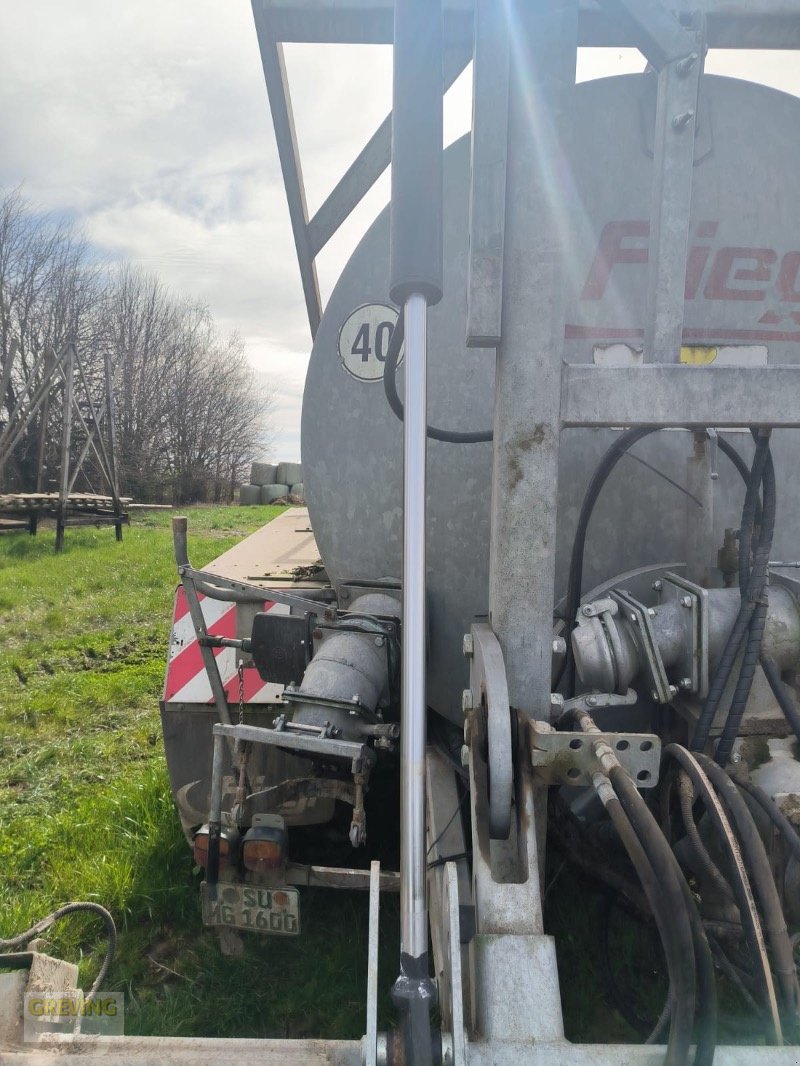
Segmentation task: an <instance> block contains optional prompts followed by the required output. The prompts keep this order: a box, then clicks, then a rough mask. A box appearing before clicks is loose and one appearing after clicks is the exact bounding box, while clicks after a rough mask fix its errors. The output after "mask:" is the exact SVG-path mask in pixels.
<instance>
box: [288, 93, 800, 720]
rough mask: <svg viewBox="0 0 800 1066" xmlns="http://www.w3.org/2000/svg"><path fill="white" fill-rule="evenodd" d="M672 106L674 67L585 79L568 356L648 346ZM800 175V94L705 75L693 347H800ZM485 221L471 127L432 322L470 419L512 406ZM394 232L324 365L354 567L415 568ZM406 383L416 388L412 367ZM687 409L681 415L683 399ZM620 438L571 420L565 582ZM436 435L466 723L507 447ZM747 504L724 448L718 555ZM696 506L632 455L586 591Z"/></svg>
mask: <svg viewBox="0 0 800 1066" xmlns="http://www.w3.org/2000/svg"><path fill="white" fill-rule="evenodd" d="M654 109H655V83H654V81H653V79H652V78H651V77H650V76H649V75H631V76H626V77H620V78H609V79H605V80H601V81H595V82H588V83H584V84H582V85H579V86H578V87H577V89H576V94H575V114H574V131H573V136H572V149H571V156H572V165H571V169H570V168H569V167H566V168H565V169H564V171H562V172H558V173H553V174H552V181H553V183H554V187H558V188H560V189H561V191H562V193H563V192H565V193H566V200H567V202H568V203H569V204H570V207H569V210H568V211H566V212H565V217H564V220H563V223H564V241H565V246H566V247H567V249H568V253H567V266H568V270H567V279H568V281H567V283H568V286H569V290H568V294H567V297H568V299H567V318H566V328H565V342H564V358H565V359H566V360H568V361H569V362H575V363H581V362H592V361H598V362H599V361H601V360H605V361H623V362H624V361H630V360H635V359H636V358H637V357H638V356H637V353H636V350H635V349H636V346H637V345H641V338H642V336H643V331H644V307H645V291H646V275H647V238H648V219H649V215H650V187H651V175H652V150H653V146H652V133H650V132H649V131H651V130H652V128H653V113H654ZM798 173H800V100H798V99H797V98H795V97H792V96H788V95H786V94H783V93H779V92H776V91H775V90H772V89H767V88H764V87H762V86H757V85H753V84H751V83H747V82H742V81H736V80H732V79H728V78H718V77H711V76H706V77H705V78H704V80H703V82H702V89H701V106H700V110H699V112H698V134H697V140H696V153H695V174H694V192H693V209H692V230H691V233H692V246H691V252H690V258H689V267H688V272H687V283H686V299H687V303H686V317H685V323H686V329H685V335H684V343H685V344H686V345H687V346H688V345H698V346H702V348H701V350H698V351H697V352H694V353H692V354H691V355H690V356H689V355H687V357H688V358H693V359H697V360H707V359H709V358H712V357H715V358H716V359H717V360H718V361H719V362H724V361H731V360H736V361H739V362H746V363H756V364H759V363H761V364H763V363H764V362H765V361H766V360H768V361H769V363H770V364H781V363H795V362H797V361H798V354H799V353H800V210H798V204H797V192H796V180H797V175H798ZM468 219H469V142H468V138H463V139H462V140H461V141H459V142H457V143H456V144H455V145H453V146H452V147H451V148H450V149H448V151H447V153H446V158H445V216H444V229H445V232H444V249H445V295H444V299H443V300H442V302H441V303H440V304H439V305H438V306H437V307H435V308H433V309H432V310H431V312H430V319H429V322H430V338H429V353H430V354H429V395H430V401H429V422H431V423H433V424H435V425H437V426H442V427H446V428H451V429H457V430H469V429H482V428H486V427H490V426H491V424H492V407H493V403H492V401H493V381H494V352H493V351H490V350H479V349H478V350H476V349H468V348H467V347H466V343H465V328H466V327H465V323H466V288H467V252H468V248H467V241H468ZM388 240H389V216H388V209H387V210H386V211H384V212H383V213H382V214H381V215H380V216H379V217H378V219H377V220H376V221H375V223H374V224H373V226H372V227H371V228H370V230H369V231H368V233H367V234H366V235H365V237H364V239H363V240H362V241H361V243H360V244H359V246H358V248H357V249H356V251H355V252H354V254H353V256H352V258H351V260H350V262H349V263H348V265H347V267H346V269H345V270H344V272H343V274H342V276H341V278H340V280H339V282H338V284H337V285H336V288H335V290H334V292H333V295H332V296H331V299H330V302H329V304H328V306H327V309H326V311H325V314H324V316H323V319H322V323H321V325H320V328H319V332H318V334H317V337H316V340H315V343H314V348H313V352H312V356H311V361H310V364H309V369H308V377H307V380H306V387H305V394H304V401H303V420H302V451H303V464H304V470H305V490H306V498H307V501H308V506H309V510H310V513H311V519H312V523H313V527H314V532H315V534H316V539H317V543H318V545H319V548H320V551H321V553H322V557H323V560H324V562H325V564H326V566H327V568H328V572H329V574H330V576H331V578H332V579H333V580H334V581H337V582H338V581H347V580H353V579H358V580H362V581H368V582H369V581H374V580H376V579H384V578H392V579H395V580H396V579H398V578H399V575H400V572H401V528H402V526H401V506H402V427H401V424H400V423H399V421H398V420H397V419H396V418H395V416H394V415H393V414H392V412H391V411H390V409H389V407H388V405H387V403H386V400H385V397H384V393H383V387H382V358H383V357H384V356H385V350H386V344H387V343H388V335H389V330H390V327H389V325H387V323H393V321H394V319H395V318H396V314H397V312H396V310H394V309H392V308H391V306H390V302H389V299H388V285H389V282H388V261H389V248H388ZM379 305H382V306H379ZM362 309H363V310H362ZM712 346H716V353H714V352H713V351H710V350H709V349H710V348H711V347H712ZM340 353H341V354H340ZM343 357H344V358H343ZM398 386H399V388H400V390H401V395H402V367H401V369H400V371H399V373H398ZM675 418H676V421H678V422H679V421H680V411H676V412H675ZM531 433H532V434H533V433H535V427H531ZM613 436H614V434H613V433H612V432H610V431H592V430H571V431H568V432H566V433H565V434H564V435H563V436H562V452H561V455H562V458H561V475H560V476H561V492H560V498H559V528H560V530H561V533H562V540H561V541H560V543H559V544H558V546H557V557H558V564H557V585H558V587H559V589H560V591H561V592H563V591H564V588H563V586H564V584H565V580H566V564H567V560H568V557H569V552H570V548H571V540H572V534H573V530H574V526H575V521H576V518H577V512H578V508H579V506H580V501H581V498H582V495H583V491H584V488H585V486H586V483H587V481H588V479H589V477H590V475H591V472H592V470H593V469H594V466H595V464H596V462H597V460H598V458H599V456H600V455H601V453H602V452H603V451H604V450H605V448H606V447H607V446H608V444H609V442H610V441H611V440H612V439H613ZM730 439H731V441H732V442H733V443H734V444H736V445H737V446H739V447H740V450H741V451H742V453H743V454H744V455H745V456H746V457H747V458H748V459H749V457H750V454H751V449H750V441H749V435H748V434H746V433H732V434H731V435H730ZM797 445H798V434H797V433H796V432H794V431H792V432H788V431H782V432H777V433H776V434H775V435H774V444H773V454H774V456H775V461H776V467H777V473H778V484H779V490H780V495H779V512H778V526H777V531H776V537H775V545H774V552H775V554H776V557H777V556H780V557H781V558H786V557H787V556H790V555H791V557H792V558H794V557H796V553H797V548H798V543H797V538H796V536H795V530H797V529H798V528H800V521H799V520H800V508H799V507H798V493H797V489H796V485H797V480H796V475H795V467H796V466H797V465H798V464H797V458H796V456H797V451H796V449H797ZM428 447H429V451H428V471H429V499H428V567H429V570H428V589H429V629H430V633H429V641H430V645H429V660H428V661H429V671H428V693H429V703H430V705H431V706H432V707H433V708H434V709H435V710H436V711H438V712H440V713H442V714H444V715H446V716H447V717H448V718H450V719H451V720H453V721H455V722H459V721H460V720H461V707H460V692H461V689H462V688H463V687H464V685H465V684H466V680H467V671H466V667H465V664H464V661H463V658H462V654H461V637H462V634H463V633H464V632H465V631H466V630H467V629H468V628H469V623H470V621H471V620H472V619H473V618H474V617H475V616H480V615H485V614H486V612H487V611H488V559H489V552H488V547H489V513H490V495H491V491H492V485H491V447H492V446H491V444H479V445H467V446H465V445H453V444H445V443H441V442H438V441H430V442H429V446H428ZM691 448H692V441H691V437H690V435H689V434H687V433H685V432H665V433H660V434H656V435H655V436H654V437H652V438H650V439H648V440H646V441H644V442H641V443H640V444H639V445H637V447H636V448H635V449H634V451H635V453H636V454H637V455H639V456H640V457H642V458H643V459H645V460H646V461H647V462H649V463H651V464H653V465H655V466H657V467H658V468H659V469H660V470H662V471H663V472H664V473H666V474H668V475H669V476H670V477H672V478H674V479H675V480H676V481H678V482H681V483H685V463H686V459H687V456H688V455H689V454H690V452H691ZM521 476H522V472H521ZM741 500H742V485H741V482H740V480H739V478H738V476H737V475H736V474H735V473H734V472H733V470H732V469H731V468H730V466H729V465H728V463H727V460H726V459H725V458H724V457H720V470H719V478H718V480H717V482H716V490H715V530H716V537H715V544H714V545H712V546H709V553H710V554H711V555H712V556H713V555H714V554H715V552H716V549H717V547H719V546H721V544H722V541H723V535H724V530H725V529H726V527H735V526H737V525H738V520H739V512H740V509H741ZM686 506H696V504H694V503H692V502H691V501H688V503H687V497H686V496H685V495H684V494H683V493H681V492H679V491H678V490H676V489H675V488H674V487H672V486H670V485H669V484H667V483H666V482H665V481H664V480H663V479H661V478H659V477H657V476H656V475H654V474H653V473H652V472H651V471H649V470H647V469H645V468H644V467H642V466H641V465H640V464H639V463H637V462H636V461H635V460H634V459H632V458H626V459H624V460H623V461H622V462H621V463H620V465H619V467H618V468H617V471H616V472H615V473H614V475H613V476H612V478H611V480H610V481H609V484H608V487H607V489H606V491H605V493H604V495H603V497H602V498H601V500H600V503H599V505H598V507H597V509H596V513H595V517H594V519H593V522H592V526H591V529H590V533H589V550H588V553H587V566H586V574H585V587H587V588H588V587H591V585H592V584H594V583H595V582H596V581H599V580H600V579H602V578H605V577H608V576H611V575H613V574H616V573H619V572H621V571H624V570H628V569H631V568H633V567H635V566H639V565H644V564H647V563H651V562H667V561H669V562H676V561H679V560H681V559H682V558H683V554H684V541H685V522H686ZM521 533H522V534H524V531H521ZM793 552H794V553H795V554H794V555H792V553H793Z"/></svg>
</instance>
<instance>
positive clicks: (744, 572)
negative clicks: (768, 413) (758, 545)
mask: <svg viewBox="0 0 800 1066" xmlns="http://www.w3.org/2000/svg"><path fill="white" fill-rule="evenodd" d="M769 458H770V454H769V436H768V434H763V435H762V436H760V437H759V438H758V440H757V442H756V453H755V456H754V457H753V466H752V469H751V471H750V476H749V478H748V479H747V492H746V493H745V497H744V506H743V507H742V521H741V528H740V530H739V588H740V589H741V590H742V595H744V590H745V589H746V588H747V583H748V581H749V580H750V556H751V553H752V551H753V549H754V547H755V542H754V539H753V535H754V530H755V521H756V506H757V504H758V500H759V496H760V493H761V483H762V481H763V480H764V476H765V474H766V469H765V468H766V465H767V460H768V459H769ZM773 480H774V476H773ZM764 491H765V492H766V488H765V490H764ZM762 521H763V519H762Z"/></svg>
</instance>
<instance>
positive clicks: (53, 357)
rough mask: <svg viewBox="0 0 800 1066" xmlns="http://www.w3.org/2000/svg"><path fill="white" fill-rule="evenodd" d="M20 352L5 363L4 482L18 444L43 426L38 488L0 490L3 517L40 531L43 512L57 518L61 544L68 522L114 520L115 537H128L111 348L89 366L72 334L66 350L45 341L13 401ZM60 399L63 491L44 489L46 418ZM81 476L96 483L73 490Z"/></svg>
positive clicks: (0, 374) (0, 446)
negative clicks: (91, 476) (90, 474)
mask: <svg viewBox="0 0 800 1066" xmlns="http://www.w3.org/2000/svg"><path fill="white" fill-rule="evenodd" d="M17 355H18V348H17V346H16V344H12V345H11V347H10V349H9V354H8V356H7V358H6V359H5V361H4V363H3V365H2V367H0V404H2V403H4V402H5V403H6V404H7V407H8V410H7V417H6V420H5V422H4V423H0V485H2V479H3V473H4V470H5V468H6V466H7V465H8V462H9V460H10V458H11V456H12V455H13V453H14V450H15V449H16V448H17V447H18V445H19V444H20V442H21V441H23V440H24V439H25V438H26V437H29V436H30V434H31V432H38V451H37V464H36V485H35V491H33V492H14V493H10V494H7V495H0V519H11V520H12V521H15V520H19V521H20V522H25V523H26V524H27V527H28V529H29V531H30V532H31V533H32V534H33V533H35V532H36V529H37V526H38V523H39V520H40V519H41V518H53V519H55V522H56V551H60V550H61V549H62V547H63V545H64V530H65V528H66V527H67V526H68V525H87V524H108V525H113V526H114V529H115V531H116V537H117V540H122V526H123V524H124V523H127V522H128V515H127V513H126V512H125V510H124V508H123V505H124V504H126V503H128V502H130V501H128V500H122V499H121V498H120V494H119V479H118V472H117V460H116V439H115V431H114V404H113V393H112V384H111V366H110V360H109V357H108V354H107V353H106V355H105V356H104V358H103V362H102V366H101V367H100V368H99V371H98V369H97V367H95V368H93V369H94V372H93V373H92V372H91V370H90V368H87V365H86V361H85V360H84V359H83V358H82V357H81V354H80V352H79V351H78V348H77V346H76V345H75V343H74V342H68V343H67V344H65V345H64V346H63V347H62V348H61V350H60V352H58V353H56V352H55V351H54V350H53V348H50V347H48V348H45V349H44V350H43V351H42V352H41V353H40V354H39V355H38V356H37V357H36V359H35V360H34V362H33V364H32V365H31V367H30V368H29V369H28V370H27V372H25V373H22V374H18V375H17V380H16V382H15V384H16V389H15V395H14V398H13V401H9V399H8V397H9V385H10V383H11V382H12V380H13V379H12V370H13V368H14V362H15V359H16V357H17ZM57 404H59V405H60V419H59V420H58V421H59V427H60V446H59V459H58V491H57V492H55V493H54V492H43V491H42V490H43V488H44V487H45V486H44V481H45V470H46V456H47V443H48V426H49V425H50V421H51V417H50V416H51V408H54V407H55V406H56V405H57ZM90 458H91V459H93V460H94V463H95V470H96V475H95V476H97V475H99V477H100V479H101V481H102V485H101V488H104V489H105V490H106V491H105V493H96V492H95V491H93V490H94V486H92V485H91V483H90V482H89V477H88V471H87V465H88V462H87V461H88V460H89V459H90ZM81 475H83V481H84V483H85V484H86V487H88V488H89V489H90V490H91V491H89V492H88V493H87V492H75V486H76V482H77V481H78V478H79V477H80V476H81Z"/></svg>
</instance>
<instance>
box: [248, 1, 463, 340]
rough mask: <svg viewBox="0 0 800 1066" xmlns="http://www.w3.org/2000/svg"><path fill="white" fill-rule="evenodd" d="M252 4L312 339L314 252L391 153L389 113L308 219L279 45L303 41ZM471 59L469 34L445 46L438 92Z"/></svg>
mask: <svg viewBox="0 0 800 1066" xmlns="http://www.w3.org/2000/svg"><path fill="white" fill-rule="evenodd" d="M463 2H464V4H465V5H466V4H471V0H463ZM252 6H253V18H254V19H255V24H256V33H257V35H258V43H259V48H260V51H261V63H262V67H263V71H264V80H265V82H266V86H267V95H268V97H269V102H270V109H271V112H272V120H273V124H274V128H275V140H276V143H277V147H278V157H279V159H280V164H281V171H282V173H283V181H284V187H285V190H286V199H287V202H288V205H289V217H290V220H291V224H292V233H293V236H294V244H295V251H296V253H297V262H298V266H299V268H300V278H301V281H302V284H303V293H304V296H305V303H306V313H307V315H308V324H309V328H310V330H311V336H312V338H313V337H315V336H316V333H317V329H318V328H319V323H320V319H321V318H322V300H321V297H320V292H319V281H318V279H317V268H316V257H317V256H318V255H319V253H320V252H321V251H322V249H323V248H324V247H325V245H326V244H327V243H328V241H330V239H331V237H333V235H334V234H335V233H336V232H337V231H338V229H339V228H340V227H341V226H342V224H343V223H344V222H345V221H346V219H347V218H348V217H349V216H350V215H351V214H352V212H353V211H354V210H355V208H356V207H357V206H358V205H359V204H360V203H361V201H362V200H363V199H364V197H365V196H366V195H367V193H368V192H369V190H370V189H371V188H372V187H373V185H374V184H375V182H376V181H377V180H378V178H380V176H381V174H383V172H384V171H385V170H386V168H387V167H388V166H389V163H390V162H391V156H392V115H391V112H390V113H389V114H388V115H387V116H386V118H385V119H384V120H383V122H381V124H380V126H378V128H377V129H376V130H375V132H374V133H373V134H372V136H371V137H370V138H369V140H368V141H367V143H366V144H365V145H364V147H363V148H362V149H361V151H360V152H359V154H358V155H357V156H356V158H355V159H354V160H353V162H352V163H351V164H350V166H349V167H348V168H347V170H346V171H345V173H344V174H343V175H342V177H341V178H340V179H339V181H338V182H337V183H336V185H335V186H334V188H333V189H332V190H331V192H330V193H329V194H328V197H327V198H326V199H325V201H324V202H323V204H322V205H321V206H320V208H319V209H318V210H317V212H316V213H315V215H314V217H313V218H311V219H309V217H308V206H307V203H306V192H305V184H304V181H303V169H302V163H301V159H300V150H299V147H298V143H297V134H296V132H295V127H294V118H293V113H292V98H291V89H290V86H289V79H288V76H287V73H286V64H285V62H284V57H283V48H282V43H283V42H284V41H289V40H295V39H298V40H300V39H303V40H305V38H304V37H301V38H294V37H293V36H291V31H290V32H289V36H286V33H287V31H286V29H281V23H280V20H278V22H277V23H276V19H275V12H274V10H273V8H272V7H271V5H270V4H269V3H268V2H265V0H252ZM329 7H330V10H331V14H332V16H333V17H334V19H335V17H336V11H335V10H334V9H335V8H336V7H337V5H336V4H335V3H334V4H333V5H329ZM465 9H466V8H465ZM393 11H394V7H393V5H390V6H389V7H387V8H385V9H384V10H382V11H381V12H379V13H378V14H377V20H378V21H379V22H381V23H383V22H384V21H386V19H387V18H388V24H389V37H388V43H391V40H392V32H393ZM287 13H288V15H289V20H290V23H291V22H292V21H293V20H294V17H295V13H292V12H287ZM324 14H325V13H324V12H320V11H319V9H317V12H316V17H314V18H312V21H313V23H314V25H318V19H319V16H320V15H322V16H323V19H324ZM351 14H352V15H354V16H355V18H356V20H357V21H360V20H361V19H363V18H365V17H368V16H369V12H368V6H367V5H363V4H362V5H358V4H357V5H356V7H355V8H354V11H353V12H351ZM301 18H302V16H301ZM301 32H303V31H301ZM336 39H337V37H336V33H335V32H334V34H333V36H330V37H329V36H325V35H320V36H319V37H314V38H311V40H315V41H318V42H319V43H322V42H325V43H331V42H332V41H334V40H336ZM359 40H360V38H359ZM363 43H367V41H366V40H365V41H364V42H363ZM471 59H472V37H471V35H469V36H468V37H467V38H466V39H464V40H462V41H459V42H458V44H457V45H454V46H453V47H451V48H450V49H446V50H445V53H444V70H443V87H442V92H443V93H446V92H447V90H448V89H449V88H450V87H451V86H452V85H453V83H454V82H455V81H456V79H457V78H458V77H459V76H460V75H461V73H462V72H463V71H464V70H465V68H466V67H467V65H468V64H469V62H470V60H471Z"/></svg>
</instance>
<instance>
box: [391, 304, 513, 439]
mask: <svg viewBox="0 0 800 1066" xmlns="http://www.w3.org/2000/svg"><path fill="white" fill-rule="evenodd" d="M404 340H405V323H404V321H403V316H402V314H401V315H400V317H399V318H398V320H397V323H396V324H395V327H394V329H393V330H392V336H391V340H390V341H389V348H388V351H387V353H386V362H385V363H384V367H383V391H384V393H385V394H386V401H387V403H388V404H389V406H390V407H391V409H392V411H394V413H395V414H396V415H397V417H398V418H399V419H400V421H401V422H402V421H403V419H404V418H405V410H404V408H403V401H402V400H401V399H400V396H399V395H398V392H397V380H396V374H397V361H398V359H399V358H400V349H401V348H402V347H403V341H404ZM427 432H428V437H429V438H430V439H431V440H440V441H444V442H445V443H446V444H484V443H486V442H487V441H490V440H493V439H494V432H493V430H491V429H483V430H476V431H475V432H472V433H460V432H458V431H457V430H449V429H439V428H437V427H436V426H430V425H429V426H428V431H427Z"/></svg>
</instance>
